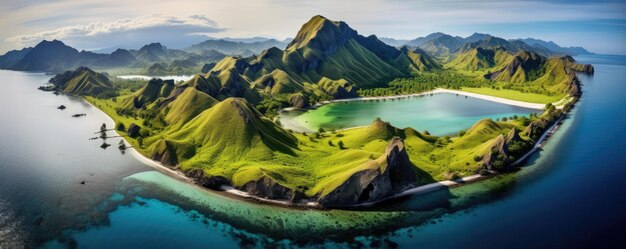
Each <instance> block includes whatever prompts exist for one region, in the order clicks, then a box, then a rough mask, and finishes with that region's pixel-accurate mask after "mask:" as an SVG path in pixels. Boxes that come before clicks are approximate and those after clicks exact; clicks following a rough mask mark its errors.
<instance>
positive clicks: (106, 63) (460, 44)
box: [0, 25, 590, 78]
mask: <svg viewBox="0 0 626 249" xmlns="http://www.w3.org/2000/svg"><path fill="white" fill-rule="evenodd" d="M341 28H343V25H342V26H341ZM311 32H317V31H315V30H313V31H311ZM342 32H343V31H342ZM346 32H348V31H346ZM348 33H356V31H354V32H348ZM343 35H346V36H351V35H350V34H347V33H346V34H343ZM345 38H346V39H347V37H345ZM353 38H354V41H356V42H357V43H359V44H360V45H362V46H363V47H365V48H367V49H369V50H371V52H373V53H374V54H376V55H378V57H379V59H382V60H383V61H384V62H385V63H386V64H388V65H391V66H392V67H393V68H392V69H388V70H387V69H383V68H381V69H382V70H384V71H385V72H384V73H383V74H376V75H387V76H390V75H391V74H393V72H394V71H397V70H398V69H397V63H401V64H403V65H402V66H400V67H405V68H408V67H412V68H418V69H420V70H427V69H429V68H430V67H431V66H428V65H436V64H433V63H430V62H431V61H430V60H432V59H433V58H438V59H439V60H443V61H444V62H445V61H450V60H452V59H453V57H455V56H456V55H458V54H463V53H465V52H467V51H470V50H472V49H474V48H478V47H480V48H483V49H493V48H503V49H505V50H507V51H508V52H510V53H517V52H520V51H530V52H535V53H537V54H540V55H542V56H546V57H550V56H562V55H580V54H589V53H590V52H589V51H587V50H585V49H584V48H582V47H561V46H559V45H557V44H556V43H554V42H546V41H543V40H539V39H533V38H526V39H515V40H506V39H502V38H499V37H495V36H492V35H489V34H481V33H474V34H472V35H470V36H468V37H465V38H463V37H459V36H451V35H448V34H444V33H440V32H438V33H432V34H430V35H427V36H425V37H419V38H416V39H413V40H395V39H392V38H380V39H379V38H378V37H376V36H370V37H362V36H359V37H353ZM302 39H304V38H303V37H296V38H295V39H285V40H283V41H278V40H275V39H269V38H263V37H252V38H220V39H217V38H210V39H208V40H206V41H204V42H201V43H198V44H195V45H192V46H190V47H188V48H185V49H180V50H179V49H169V48H167V47H165V46H163V45H161V44H160V43H151V44H147V45H145V46H143V47H141V48H140V49H130V50H128V49H121V48H119V49H116V50H114V51H113V50H111V51H113V52H111V53H95V52H90V51H84V50H83V51H78V50H77V49H74V48H72V47H70V46H67V45H66V44H64V43H63V42H61V41H58V40H53V41H46V40H44V41H42V42H41V43H39V44H37V45H36V46H35V47H32V48H23V49H21V50H12V51H9V52H7V53H6V54H4V55H2V56H0V68H1V69H11V70H20V71H48V72H62V71H65V70H67V69H73V68H77V67H80V66H89V67H91V68H95V69H109V68H140V69H141V72H142V73H149V74H155V75H158V74H170V73H175V74H181V73H182V74H187V73H191V74H192V73H198V72H200V71H201V69H202V68H205V70H204V71H206V70H208V68H210V67H209V65H210V66H212V65H213V64H212V63H216V62H218V61H220V60H222V59H223V58H226V57H228V56H235V57H239V58H252V59H254V58H253V57H254V56H255V55H259V56H261V57H264V56H265V57H268V56H270V55H271V56H275V55H274V53H277V51H279V50H281V49H285V48H286V49H287V50H286V51H290V48H291V49H293V46H294V44H296V45H297V44H300V43H301V42H300V40H302ZM316 42H319V41H316ZM383 45H384V46H383ZM387 46H390V47H387ZM404 46H406V49H400V50H399V49H395V48H393V47H396V48H402V47H404ZM270 48H277V49H274V50H272V49H270ZM315 49H322V50H324V48H317V47H315ZM325 49H330V50H329V51H332V50H333V49H337V48H334V47H331V48H325ZM327 52H328V51H327ZM327 52H325V53H322V54H327ZM399 54H404V55H406V56H408V57H407V58H409V61H405V60H404V59H401V61H393V60H395V59H397V56H398V55H399ZM418 55H419V56H418ZM301 56H304V57H310V56H311V55H310V53H309V52H308V51H304V52H303V54H302V55H301ZM417 57H419V58H417ZM252 59H249V60H248V61H250V60H252ZM309 59H310V58H309ZM353 59H355V63H359V64H362V63H364V62H362V61H361V59H366V58H365V57H364V58H358V59H357V58H353ZM286 60H288V61H291V60H295V58H286ZM368 63H372V61H370V62H368ZM373 63H376V62H375V61H374V62H373ZM302 70H303V69H299V71H302ZM363 76H364V75H359V76H358V77H363ZM354 77H357V75H355V76H354ZM314 78H315V77H314Z"/></svg>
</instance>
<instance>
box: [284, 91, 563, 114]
mask: <svg viewBox="0 0 626 249" xmlns="http://www.w3.org/2000/svg"><path fill="white" fill-rule="evenodd" d="M437 93H452V94H458V95H463V96H468V97H472V98H477V99H483V100H487V101H491V102H496V103H502V104H507V105H512V106H519V107H524V108H530V109H539V110H540V109H543V108H544V107H545V106H546V105H545V104H539V103H532V102H525V101H519V100H511V99H505V98H500V97H494V96H489V95H484V94H478V93H471V92H464V91H460V90H451V89H444V88H437V89H435V90H432V91H427V92H422V93H415V94H403V95H394V96H381V97H359V98H348V99H336V100H328V101H323V102H320V103H318V104H316V105H315V106H314V107H320V106H322V105H326V104H330V103H337V102H350V101H366V100H377V99H401V98H407V97H417V96H424V95H429V94H437ZM559 102H561V101H559ZM555 103H557V102H555ZM283 110H285V111H288V110H293V108H285V109H283Z"/></svg>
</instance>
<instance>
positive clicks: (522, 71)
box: [488, 51, 546, 83]
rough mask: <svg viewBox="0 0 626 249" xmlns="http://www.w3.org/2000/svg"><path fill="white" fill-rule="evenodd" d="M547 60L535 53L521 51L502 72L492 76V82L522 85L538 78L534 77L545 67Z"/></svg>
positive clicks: (490, 76)
mask: <svg viewBox="0 0 626 249" xmlns="http://www.w3.org/2000/svg"><path fill="white" fill-rule="evenodd" d="M545 60H546V58H545V57H543V56H541V55H539V54H537V53H535V52H527V51H520V52H518V53H517V54H515V55H514V56H513V57H512V58H511V59H510V60H509V61H508V62H507V63H506V64H505V65H504V66H503V67H502V68H501V69H500V70H498V71H496V72H494V73H492V74H490V75H489V76H488V77H489V78H490V79H491V80H496V81H506V82H513V83H521V82H526V81H531V80H534V79H535V78H536V76H533V74H534V75H538V74H541V72H538V71H539V70H541V68H542V66H544V63H545Z"/></svg>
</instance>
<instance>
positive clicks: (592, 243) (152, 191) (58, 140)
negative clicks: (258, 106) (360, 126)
mask: <svg viewBox="0 0 626 249" xmlns="http://www.w3.org/2000/svg"><path fill="white" fill-rule="evenodd" d="M577 60H579V61H580V62H583V63H593V64H594V66H595V69H596V74H595V75H594V76H591V77H587V76H581V79H582V81H583V83H584V86H583V92H584V93H583V98H582V99H581V101H580V102H579V104H578V105H577V107H576V109H575V111H574V113H573V114H572V115H571V116H570V118H569V119H568V120H566V121H565V123H564V125H563V127H562V128H561V129H560V130H559V131H558V132H557V134H556V135H555V136H554V137H553V138H552V139H551V140H550V142H549V143H548V144H547V146H546V147H544V150H543V151H541V152H540V153H539V154H537V155H535V156H534V157H533V158H532V159H531V160H530V161H529V163H528V166H527V167H525V168H523V169H522V170H521V171H519V172H516V173H514V174H510V175H504V176H500V177H496V178H494V179H491V180H487V181H483V182H480V183H476V184H471V185H467V186H465V187H460V188H454V189H451V190H449V191H440V192H435V193H433V194H431V195H428V196H420V197H412V198H408V199H406V200H403V201H401V202H397V203H394V204H390V205H387V206H385V207H382V208H381V209H379V210H374V211H367V212H364V211H341V210H333V211H316V210H304V211H303V210H290V209H284V208H279V207H273V206H267V205H257V204H251V203H247V202H244V201H240V200H234V199H230V198H226V197H223V196H221V195H219V194H216V193H213V192H209V191H205V190H202V189H200V188H198V187H195V186H190V185H187V184H184V183H181V182H178V181H176V180H173V179H171V178H169V177H167V176H164V175H162V174H160V173H158V172H154V171H153V170H152V169H151V168H149V167H147V166H144V165H142V164H141V163H139V162H138V161H136V160H135V159H134V158H132V157H129V156H128V155H123V154H121V153H119V151H116V149H107V150H101V149H100V148H99V147H98V145H99V143H100V141H91V140H88V139H87V138H88V137H90V136H91V133H92V131H93V130H94V129H97V128H98V127H99V125H100V124H101V123H102V122H103V121H106V122H110V121H108V120H107V119H106V117H104V116H103V114H101V113H99V112H98V111H97V110H94V108H92V107H90V106H88V105H84V104H81V102H80V101H79V100H75V99H71V98H68V97H64V96H54V95H52V94H49V93H44V92H40V91H37V90H35V88H36V87H37V86H38V85H40V84H41V83H42V82H43V81H45V79H46V78H47V76H45V75H36V74H24V73H17V72H6V71H2V72H1V73H2V77H3V78H4V79H7V77H9V76H10V77H12V78H11V79H12V81H15V82H5V83H4V84H7V85H9V86H10V87H9V89H10V90H11V91H9V92H11V93H13V94H11V95H7V94H6V93H5V95H6V96H5V98H3V99H2V102H1V104H2V106H3V108H2V109H1V110H0V114H2V115H1V116H2V117H3V120H2V121H3V126H2V129H0V135H1V138H3V141H2V142H1V143H0V247H1V248H5V247H6V248H14V247H15V248H19V247H21V246H23V245H24V242H27V243H28V244H30V245H36V246H37V245H38V246H41V245H43V246H44V247H47V248H63V247H71V246H77V247H78V248H119V247H132V248H142V247H143V248H180V247H186V248H238V247H272V248H274V247H300V246H304V247H317V246H326V247H338V248H343V247H353V248H360V247H368V246H370V247H381V248H385V247H399V248H418V247H422V248H458V247H466V248H529V247H541V248H589V247H594V248H598V247H608V246H609V245H614V246H613V247H617V246H615V245H619V244H616V243H621V244H624V238H623V236H622V234H623V232H622V228H623V227H624V225H626V195H625V194H626V192H625V191H626V181H625V180H624V179H626V178H625V177H626V163H625V162H626V153H624V150H625V149H626V117H625V116H624V114H626V111H624V108H626V98H625V97H626V96H625V95H626V82H625V80H624V79H626V57H620V56H588V57H578V58H577ZM59 104H65V105H67V106H68V110H66V111H63V112H61V111H57V110H56V109H55V107H56V106H57V105H59ZM7 106H8V107H9V108H5V107H7ZM73 112H85V113H88V116H87V117H86V118H85V119H72V118H71V117H69V116H68V114H72V113H73ZM9 117H11V118H9ZM113 142H117V140H113ZM78 152H79V153H78ZM82 180H86V184H80V181H82ZM324 239H326V240H324Z"/></svg>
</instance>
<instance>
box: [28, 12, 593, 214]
mask: <svg viewBox="0 0 626 249" xmlns="http://www.w3.org/2000/svg"><path fill="white" fill-rule="evenodd" d="M520 42H521V41H506V40H503V39H499V38H496V37H485V39H482V40H480V41H476V42H468V43H465V44H464V45H459V46H456V47H454V48H446V49H445V51H446V52H445V53H444V52H442V51H444V50H442V49H443V47H439V49H437V50H431V51H426V50H424V49H421V48H417V47H409V46H403V47H399V48H397V47H392V46H389V45H387V44H385V43H384V42H382V41H381V40H379V39H378V38H377V37H376V36H374V35H371V36H367V37H366V36H362V35H360V34H358V32H357V31H355V30H353V29H352V28H350V26H348V24H346V23H344V22H337V21H331V20H328V19H327V18H324V17H322V16H314V17H313V18H311V19H310V20H309V21H308V22H307V23H305V24H304V25H303V26H302V28H301V29H300V30H299V31H298V33H297V34H296V36H295V38H294V39H293V41H291V42H290V43H288V44H287V45H286V48H285V49H279V48H276V47H271V48H268V49H265V50H262V51H261V52H260V53H259V54H258V55H250V56H247V57H241V56H226V57H224V58H223V59H221V60H220V61H218V62H216V63H207V64H206V65H204V66H203V67H202V69H201V71H202V73H200V72H199V71H200V70H197V69H198V68H196V67H198V66H197V65H198V64H197V63H193V64H192V63H184V62H182V61H178V62H176V63H175V64H176V66H177V67H179V68H183V69H181V70H180V71H185V70H187V69H189V70H192V71H193V70H197V71H198V72H197V73H198V74H196V75H195V76H194V77H193V78H192V79H190V80H188V81H184V82H174V81H172V80H161V79H157V78H155V79H152V80H150V81H149V82H147V84H145V85H137V82H130V81H128V80H122V79H115V78H112V77H108V75H107V74H103V73H98V72H96V71H94V70H92V69H90V68H87V67H79V68H77V69H76V70H71V71H67V72H65V73H61V74H58V75H56V76H55V77H54V78H52V79H51V80H50V85H49V86H47V87H46V89H47V90H53V91H57V92H62V93H66V94H73V95H79V96H83V97H84V98H85V99H86V100H87V101H89V102H90V103H92V104H93V105H94V106H96V107H98V108H99V109H101V110H102V111H104V112H105V113H107V114H108V115H109V116H110V117H111V118H112V119H113V120H114V121H115V122H116V124H117V127H116V129H117V132H118V133H120V134H121V135H123V136H126V137H127V141H128V142H129V143H130V144H132V146H133V148H135V149H136V150H137V151H138V152H139V153H141V154H142V155H143V156H145V157H147V158H149V159H151V160H154V161H158V162H160V163H161V164H162V165H164V166H165V167H167V168H168V169H171V170H175V171H178V172H182V173H184V174H185V175H186V176H187V177H189V178H191V179H193V180H194V181H195V182H196V183H197V184H199V185H202V186H204V187H207V188H211V189H225V188H228V187H232V188H234V189H236V190H238V191H242V192H245V193H247V194H248V195H251V196H256V197H259V198H263V199H268V200H273V201H279V202H281V203H290V204H293V205H299V204H301V205H308V204H310V203H314V204H315V205H319V206H322V207H350V206H355V205H361V204H366V203H375V202H377V201H380V200H384V199H387V198H389V197H391V196H395V195H398V194H400V193H403V192H405V191H407V190H410V189H414V188H416V187H419V186H424V185H426V184H432V183H434V182H437V181H443V180H455V179H458V178H462V177H470V176H472V177H475V176H476V175H491V174H497V173H501V172H507V171H510V170H513V169H514V168H515V167H517V166H518V161H520V160H519V159H521V158H524V157H525V156H526V155H527V153H528V152H530V151H532V150H533V148H534V147H535V145H536V143H537V142H538V141H539V140H540V139H541V137H542V135H543V134H544V133H545V132H547V131H548V130H549V129H550V128H551V127H553V125H554V124H556V123H557V122H559V121H560V120H561V118H562V117H563V116H564V115H566V114H567V113H568V112H569V111H570V110H571V108H572V107H573V105H574V104H575V103H576V101H577V100H578V98H579V97H580V95H581V94H582V92H581V87H580V84H581V83H580V81H579V79H578V77H577V76H576V73H593V67H592V66H591V65H582V64H578V63H576V61H575V60H574V59H573V58H572V57H571V56H568V55H564V54H554V53H549V52H546V51H538V50H537V49H536V48H533V47H531V46H523V45H520V44H521V43H520ZM433 44H437V43H436V42H434V41H433ZM433 46H434V45H433ZM156 47H157V45H152V47H151V48H146V49H145V53H143V52H141V51H139V52H137V54H142V56H149V55H150V54H151V53H149V51H150V50H151V49H152V50H154V49H157V50H158V48H156ZM196 48H197V47H196ZM35 49H37V48H33V49H31V50H35ZM127 53H128V52H122V51H121V52H118V54H119V55H118V56H120V57H122V56H123V55H127ZM133 53H135V52H133ZM167 53H168V52H165V54H160V55H161V56H165V57H167V56H171V57H176V58H182V57H183V56H184V55H185V54H183V53H171V54H167ZM26 56H28V55H26ZM123 57H124V58H127V59H128V58H131V57H128V56H123ZM25 58H26V57H25ZM105 59H107V60H105ZM102 60H105V62H110V60H112V59H111V58H109V57H107V58H104V57H103V59H102ZM128 60H130V59H128ZM94 63H95V62H94ZM98 63H104V62H102V61H98ZM110 63H112V62H110ZM172 64H174V62H172ZM16 65H17V66H19V67H28V66H29V65H31V64H28V63H26V62H20V63H18V64H16ZM98 65H100V64H98ZM46 66H47V64H46ZM41 67H44V66H41ZM192 68H196V69H192ZM115 70H118V69H115ZM115 70H113V71H115ZM149 70H157V71H163V70H166V69H164V67H162V66H160V65H159V66H157V65H156V64H155V65H153V66H151V67H150V69H149ZM436 89H447V90H445V91H455V92H456V93H461V94H466V95H469V96H483V98H487V99H490V100H496V101H500V102H505V103H508V104H511V103H513V104H517V105H522V106H524V105H525V106H528V107H532V108H537V107H539V106H542V107H543V110H542V112H541V113H540V114H537V115H528V116H518V117H517V116H516V117H513V118H510V119H503V120H498V121H494V120H491V119H484V120H480V121H479V122H477V123H475V124H474V125H473V126H471V127H468V128H467V129H466V130H462V131H459V133H458V135H455V136H434V135H431V134H429V133H428V132H424V131H418V130H416V129H415V128H419V127H413V128H400V127H394V126H393V125H392V124H390V123H388V122H385V121H384V120H381V119H375V120H373V121H372V123H371V124H370V125H368V126H366V127H359V128H354V129H346V130H324V129H319V130H318V131H316V132H313V133H300V132H294V131H292V130H288V129H285V128H283V127H282V126H281V124H280V120H278V119H276V116H277V113H278V111H279V110H281V109H283V108H288V107H290V108H311V107H314V106H315V105H316V104H319V103H324V102H325V101H341V100H342V99H349V98H365V97H370V98H376V97H384V96H396V95H411V94H419V93H424V92H428V91H433V90H435V91H442V90H436ZM457 91H458V92H457ZM484 96H487V97H484Z"/></svg>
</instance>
